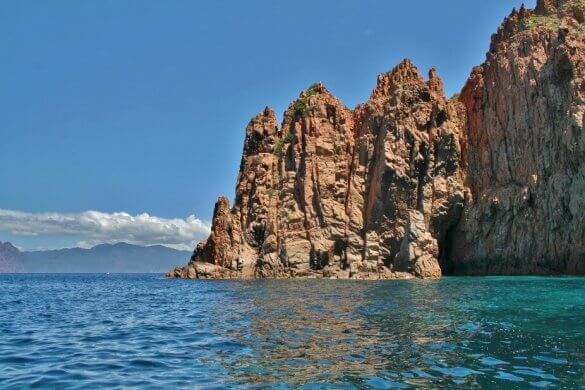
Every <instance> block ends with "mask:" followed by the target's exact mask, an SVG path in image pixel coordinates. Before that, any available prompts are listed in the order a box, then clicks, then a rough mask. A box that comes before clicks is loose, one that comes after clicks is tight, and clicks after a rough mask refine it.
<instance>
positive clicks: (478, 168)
mask: <svg viewBox="0 0 585 390" xmlns="http://www.w3.org/2000/svg"><path fill="white" fill-rule="evenodd" d="M584 4H585V3H583V2H581V1H558V0H557V1H550V0H549V1H539V2H538V6H537V8H536V9H535V10H534V11H532V10H528V9H524V8H523V9H521V10H519V11H515V12H513V13H512V15H510V17H509V18H507V19H506V21H505V22H504V23H503V24H502V26H501V27H500V29H499V30H498V33H497V34H496V35H494V37H493V40H492V45H491V49H490V51H489V53H488V54H487V59H486V62H485V63H484V64H483V65H481V66H479V67H477V68H475V69H474V70H473V72H472V74H471V77H470V78H469V80H468V82H467V84H466V85H465V87H464V89H463V92H462V94H461V99H460V100H461V102H462V103H463V105H464V106H465V110H466V114H467V122H466V126H465V129H464V132H465V134H466V138H467V152H466V153H465V154H464V157H465V159H466V163H467V166H466V172H467V174H468V178H469V181H468V185H469V188H470V195H471V196H470V199H469V202H468V204H467V206H466V208H465V213H464V217H463V219H462V221H461V223H460V224H459V226H458V227H457V229H456V230H454V231H453V233H452V237H451V238H452V239H451V241H452V245H451V246H450V247H449V249H450V251H449V254H448V256H449V258H450V261H451V264H450V267H451V268H452V270H453V271H454V272H457V273H471V274H493V273H503V274H525V273H531V274H533V273H537V274H538V273H543V274H549V273H569V274H572V273H580V274H582V273H584V272H585V221H584V218H585V214H584V211H585V137H584V133H583V120H584V113H585V99H584V98H585V84H584V81H585V79H584V76H585V63H584V61H583V60H584V59H585V38H584V37H585V25H584V24H583V22H584V18H583V11H585V7H584Z"/></svg>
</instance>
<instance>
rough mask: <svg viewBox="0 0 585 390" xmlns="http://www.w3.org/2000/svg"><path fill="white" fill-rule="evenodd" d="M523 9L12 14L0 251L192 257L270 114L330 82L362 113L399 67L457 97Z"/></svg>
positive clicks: (389, 4) (4, 14)
mask: <svg viewBox="0 0 585 390" xmlns="http://www.w3.org/2000/svg"><path fill="white" fill-rule="evenodd" d="M525 3H526V5H527V6H528V7H534V5H535V4H534V3H535V1H534V0H530V1H526V2H525ZM521 4H522V2H521V1H515V0H509V1H508V0H506V1H500V0H498V1H495V0H492V1H487V0H486V1H477V0H449V1H436V0H409V1H392V0H359V1H358V0H352V1H349V0H295V1H294V2H292V1H290V2H285V1H276V0H248V1H242V0H198V1H195V0H188V1H187V0H185V1H183V0H171V1H152V0H100V1H78V0H70V1H62V0H53V1H50V2H47V1H41V0H37V1H31V0H26V1H22V0H4V1H2V2H0V53H2V66H1V67H0V69H1V72H0V241H11V242H12V243H13V244H15V245H16V246H18V247H19V248H21V249H47V248H61V247H71V246H86V247H87V246H91V245H94V244H97V243H103V242H118V241H126V242H130V243H135V244H141V245H150V244H164V245H168V246H172V247H176V248H180V249H187V248H192V247H193V244H194V243H195V242H196V241H198V240H200V239H201V238H203V237H204V236H206V235H207V233H208V231H209V221H210V220H211V216H212V212H213V204H214V203H215V201H216V199H217V197H218V196H220V195H227V196H228V197H230V198H232V199H233V196H234V188H235V181H236V176H237V171H238V168H239V163H240V158H241V152H242V143H243V136H244V130H245V127H246V124H247V123H248V121H249V119H250V118H251V117H252V116H254V115H255V114H257V113H258V112H260V111H261V110H262V109H263V108H264V107H265V106H267V105H269V106H271V107H273V108H274V109H275V110H276V111H277V112H278V113H282V112H283V111H284V109H285V108H286V107H287V105H288V104H289V103H290V102H291V101H292V100H294V99H295V98H296V97H297V96H298V94H299V92H300V91H301V90H303V89H305V88H306V87H308V86H309V85H310V84H312V83H314V82H317V81H321V82H323V83H324V84H325V85H326V86H327V88H328V89H329V90H330V91H331V92H332V93H333V94H334V95H336V96H338V97H339V98H340V99H341V100H343V101H344V102H345V103H346V104H347V105H348V106H349V107H354V106H355V105H357V104H358V103H360V102H363V101H365V100H366V99H367V98H368V96H369V95H370V92H371V90H372V89H373V87H374V85H375V81H376V76H377V75H378V74H379V73H382V72H387V71H389V70H391V69H392V67H394V66H395V65H396V64H398V63H399V62H400V61H401V60H402V59H403V58H410V59H412V60H413V61H414V62H415V64H416V65H417V66H418V67H419V69H420V70H421V72H423V73H424V74H426V72H427V71H428V69H429V68H430V67H432V66H434V67H436V68H437V70H438V72H439V74H440V76H441V77H442V78H443V81H444V82H445V87H446V92H447V94H448V95H449V96H450V95H452V94H454V93H456V92H458V91H459V90H460V89H461V88H462V86H463V84H464V83H465V80H466V78H467V77H468V75H469V73H470V71H471V69H472V67H473V66H475V65H478V64H480V63H482V62H483V61H484V59H485V53H486V51H487V50H488V47H489V43H490V36H491V34H492V33H494V32H495V31H496V29H497V27H498V25H499V24H500V23H501V21H502V20H503V18H504V17H505V16H507V15H508V14H509V13H510V12H511V10H512V8H514V7H516V8H518V7H520V5H521Z"/></svg>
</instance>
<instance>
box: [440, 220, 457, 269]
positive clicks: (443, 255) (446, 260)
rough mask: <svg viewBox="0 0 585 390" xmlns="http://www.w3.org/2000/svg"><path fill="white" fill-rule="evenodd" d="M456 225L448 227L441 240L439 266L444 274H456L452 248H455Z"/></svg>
mask: <svg viewBox="0 0 585 390" xmlns="http://www.w3.org/2000/svg"><path fill="white" fill-rule="evenodd" d="M454 231H455V226H452V227H450V228H449V229H447V232H446V233H445V236H444V237H443V239H441V240H439V267H441V273H442V274H443V276H449V275H454V274H455V267H454V264H453V261H452V260H451V249H452V248H453V239H454V236H455V234H454Z"/></svg>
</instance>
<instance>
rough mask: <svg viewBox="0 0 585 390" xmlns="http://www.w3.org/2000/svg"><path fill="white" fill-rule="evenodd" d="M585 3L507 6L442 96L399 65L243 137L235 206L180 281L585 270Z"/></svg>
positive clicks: (272, 117) (302, 103) (308, 97)
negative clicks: (345, 99) (470, 65)
mask: <svg viewBox="0 0 585 390" xmlns="http://www.w3.org/2000/svg"><path fill="white" fill-rule="evenodd" d="M584 76H585V3H584V2H582V0H539V1H538V4H537V7H536V8H535V9H534V10H531V9H527V8H524V7H522V8H521V9H520V10H513V12H512V13H511V15H510V16H509V17H508V18H506V20H505V21H504V22H503V24H502V25H501V26H500V28H499V29H498V31H497V33H496V34H494V35H493V37H492V42H491V46H490V50H489V52H488V54H487V57H486V61H485V62H484V64H482V65H481V66H478V67H476V68H475V69H473V71H472V73H471V76H470V77H469V79H468V81H467V83H466V85H465V87H464V88H463V90H462V92H461V94H460V95H458V96H454V97H452V98H450V99H448V98H447V97H446V96H445V93H444V90H443V84H442V81H441V79H440V78H439V76H438V74H437V72H436V71H435V70H434V69H431V71H430V72H429V74H428V77H427V78H426V79H425V78H423V77H422V76H421V74H420V72H419V71H418V69H417V68H416V66H415V65H414V64H413V63H412V62H411V61H409V60H404V61H403V62H402V63H401V64H399V65H398V66H397V67H396V68H394V69H393V70H392V71H390V72H388V73H385V74H381V75H380V76H379V77H378V80H377V83H376V86H375V88H374V90H373V92H372V94H371V96H370V99H369V100H368V101H366V102H365V103H363V104H360V105H358V106H357V107H356V108H355V109H353V110H350V109H349V108H347V107H346V106H345V105H344V104H343V103H342V102H341V101H339V100H338V99H337V98H336V97H335V96H333V95H332V94H331V93H330V92H329V91H328V90H327V89H326V88H325V86H323V85H322V84H320V83H319V84H314V85H312V86H310V87H309V88H308V89H307V90H305V91H303V92H302V93H301V94H300V96H299V98H298V99H297V100H296V101H295V102H293V103H291V105H290V106H289V107H288V109H287V110H286V112H285V113H284V119H283V121H282V123H281V124H279V123H278V121H277V118H276V114H275V112H274V111H273V110H272V109H270V108H268V107H267V108H266V109H265V110H263V111H262V112H261V113H260V114H258V115H257V116H255V117H254V118H253V119H252V120H251V121H250V123H249V124H248V126H247V128H246V135H245V140H244V149H243V154H242V162H241V165H240V172H239V174H238V180H237V186H236V197H235V202H234V205H233V207H230V205H229V201H228V199H227V198H225V197H221V198H220V199H219V200H218V202H217V203H216V206H215V210H214V215H213V221H212V232H211V235H210V236H209V238H208V239H207V240H205V241H203V242H201V243H200V244H198V245H197V248H196V249H195V251H194V253H193V256H192V258H191V261H190V262H189V264H187V265H186V266H185V267H178V268H176V269H174V270H172V271H170V272H169V273H168V274H167V276H168V277H177V278H189V279H196V278H259V277H270V278H344V279H346V278H353V279H404V278H411V277H418V278H425V279H427V278H439V277H441V275H445V274H474V275H485V274H558V273H563V274H585V216H584V212H583V210H585V136H584V135H583V134H584V129H583V124H584V120H585V77H584Z"/></svg>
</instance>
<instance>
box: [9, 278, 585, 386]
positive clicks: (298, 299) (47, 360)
mask: <svg viewBox="0 0 585 390" xmlns="http://www.w3.org/2000/svg"><path fill="white" fill-rule="evenodd" d="M28 387H31V388H32V387H34V388H84V389H85V388H104V387H108V388H152V389H161V388H217V389H221V388H228V387H229V388H259V389H263V388H278V389H289V388H309V389H313V388H315V389H318V388H341V389H361V388H372V389H389V388H417V387H432V388H454V387H461V388H470V387H471V388H473V387H482V388H502V387H505V388H543V387H544V388H546V387H554V388H584V387H585V279H581V278H536V277H534V278H532V277H526V278H519V277H515V278H499V277H494V278H445V279H443V280H440V281H420V280H415V281H380V282H376V281H332V280H292V281H271V280H256V281H185V280H164V279H163V278H162V277H161V276H160V275H2V276H0V388H2V389H10V388H14V389H21V388H28Z"/></svg>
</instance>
